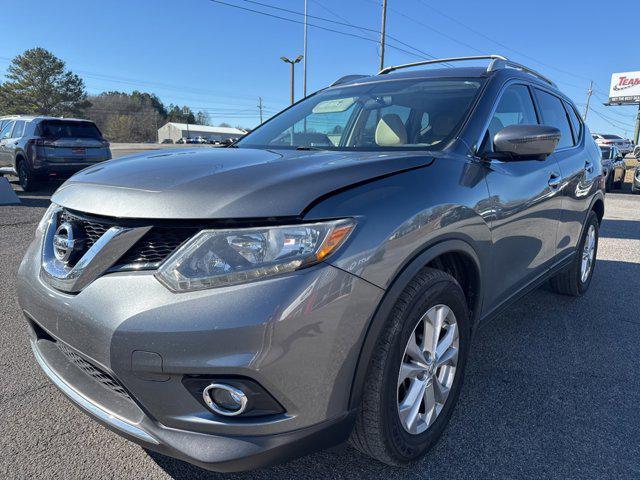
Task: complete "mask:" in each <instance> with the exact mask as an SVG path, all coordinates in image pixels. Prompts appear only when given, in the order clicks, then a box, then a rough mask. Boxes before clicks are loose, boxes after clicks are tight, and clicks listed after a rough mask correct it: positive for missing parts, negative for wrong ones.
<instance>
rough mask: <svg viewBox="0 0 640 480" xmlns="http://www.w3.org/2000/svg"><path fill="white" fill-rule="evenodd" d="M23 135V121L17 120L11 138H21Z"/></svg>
mask: <svg viewBox="0 0 640 480" xmlns="http://www.w3.org/2000/svg"><path fill="white" fill-rule="evenodd" d="M23 134H24V120H17V121H16V123H15V125H14V127H13V132H12V133H11V138H21V137H22V135H23Z"/></svg>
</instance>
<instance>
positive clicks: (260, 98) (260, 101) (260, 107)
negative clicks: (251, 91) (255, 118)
mask: <svg viewBox="0 0 640 480" xmlns="http://www.w3.org/2000/svg"><path fill="white" fill-rule="evenodd" d="M258 110H259V111H260V125H262V97H258Z"/></svg>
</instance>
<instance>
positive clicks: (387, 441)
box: [350, 268, 470, 465]
mask: <svg viewBox="0 0 640 480" xmlns="http://www.w3.org/2000/svg"><path fill="white" fill-rule="evenodd" d="M469 335H470V329H469V313H468V310H467V306H466V301H465V297H464V294H463V292H462V290H461V288H460V285H458V283H457V282H456V280H455V279H454V278H453V277H452V276H450V275H448V274H446V273H444V272H442V271H439V270H434V269H431V268H425V269H423V270H422V271H421V272H420V273H419V274H418V275H417V276H416V277H415V278H414V279H413V280H412V281H411V282H410V284H409V285H408V286H407V288H406V289H405V291H404V292H403V293H402V295H401V296H400V298H399V299H398V301H397V303H396V305H395V307H394V309H393V311H392V313H391V315H390V317H389V319H388V320H387V324H386V326H385V328H384V330H383V332H382V334H381V335H380V338H379V340H378V343H377V346H376V350H375V353H374V355H373V358H372V359H371V363H370V365H369V368H368V372H367V378H366V383H365V387H364V394H363V400H362V405H361V408H360V411H359V413H358V419H357V421H356V426H355V429H354V432H353V434H352V437H351V440H350V441H351V443H352V444H353V445H354V446H355V447H356V448H357V449H358V450H360V451H361V452H363V453H365V454H367V455H369V456H371V457H372V458H375V459H377V460H380V461H382V462H384V463H387V464H389V465H404V464H407V463H409V462H411V461H413V460H416V459H418V458H419V457H421V456H422V455H423V454H424V453H425V452H426V451H427V450H428V449H429V448H430V447H431V446H432V445H433V444H434V443H435V442H436V441H437V440H438V438H439V437H440V435H441V434H442V432H443V431H444V429H445V427H446V425H447V423H448V421H449V418H450V417H451V415H452V413H453V409H454V406H455V404H456V402H457V400H458V396H459V394H460V388H461V386H462V379H463V376H464V367H465V364H466V359H467V351H468V342H469V340H470V339H469Z"/></svg>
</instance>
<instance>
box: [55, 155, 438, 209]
mask: <svg viewBox="0 0 640 480" xmlns="http://www.w3.org/2000/svg"><path fill="white" fill-rule="evenodd" d="M432 161H433V156H432V155H429V154H425V152H420V153H416V152H407V151H399V152H336V151H296V150H277V151H275V150H258V149H246V148H219V149H217V148H198V149H181V150H165V151H160V152H157V151H156V152H154V153H150V154H142V155H135V156H131V157H123V158H119V159H115V160H111V161H109V162H104V163H101V164H99V165H96V166H93V167H89V168H87V169H85V170H82V171H81V172H79V173H78V174H76V175H74V176H73V177H72V178H70V179H69V180H68V181H67V182H65V183H64V184H63V185H62V186H61V187H60V188H59V189H58V191H57V192H56V193H55V194H54V195H53V197H52V201H53V202H54V203H57V204H59V205H62V206H64V207H66V208H69V209H72V210H78V211H81V212H85V213H90V214H95V215H105V216H111V217H120V218H156V219H232V218H264V217H282V216H299V215H300V214H301V213H302V212H303V211H304V210H305V208H306V207H307V206H309V205H310V204H311V203H312V202H314V200H316V199H318V198H320V197H323V196H325V195H327V194H330V193H331V192H334V191H337V190H342V189H344V188H347V187H350V186H352V185H354V184H358V183H361V182H365V181H368V180H371V179H374V178H377V177H382V176H386V175H390V174H393V173H396V172H401V171H404V170H407V169H412V168H418V167H422V166H426V165H429V164H430V163H431V162H432Z"/></svg>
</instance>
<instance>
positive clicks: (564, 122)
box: [537, 90, 573, 148]
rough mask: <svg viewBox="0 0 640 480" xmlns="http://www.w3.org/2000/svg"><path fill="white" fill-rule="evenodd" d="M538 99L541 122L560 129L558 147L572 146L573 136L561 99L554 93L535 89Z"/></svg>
mask: <svg viewBox="0 0 640 480" xmlns="http://www.w3.org/2000/svg"><path fill="white" fill-rule="evenodd" d="M537 96H538V101H539V103H540V110H541V113H542V123H543V124H544V125H549V126H550V127H556V128H557V129H558V130H560V142H559V143H558V148H565V147H571V146H573V137H572V135H571V127H570V126H569V119H568V118H567V112H566V111H565V109H564V107H563V106H562V100H560V99H559V98H558V97H556V96H555V95H551V94H550V93H547V92H543V91H542V90H537Z"/></svg>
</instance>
